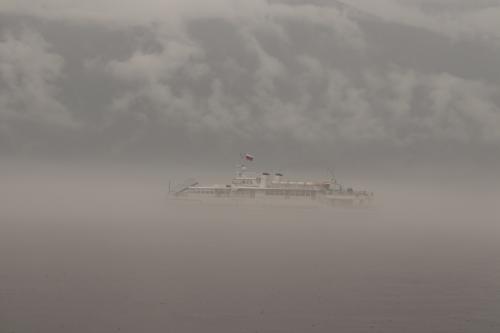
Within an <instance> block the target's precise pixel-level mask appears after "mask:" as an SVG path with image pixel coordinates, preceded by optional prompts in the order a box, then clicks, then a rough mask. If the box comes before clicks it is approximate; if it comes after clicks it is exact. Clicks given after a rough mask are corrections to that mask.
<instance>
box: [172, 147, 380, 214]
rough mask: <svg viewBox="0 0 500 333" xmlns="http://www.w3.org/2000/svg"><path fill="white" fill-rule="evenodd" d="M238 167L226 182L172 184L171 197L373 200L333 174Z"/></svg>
mask: <svg viewBox="0 0 500 333" xmlns="http://www.w3.org/2000/svg"><path fill="white" fill-rule="evenodd" d="M248 156H250V157H248ZM243 158H245V159H246V160H250V161H251V160H253V156H252V155H249V154H247V155H244V156H243ZM250 158H251V159H250ZM238 167H239V168H238V171H237V173H236V175H235V177H233V179H232V180H231V182H230V183H229V184H224V185H209V186H204V185H200V184H199V183H198V182H197V181H196V180H195V179H189V180H187V181H186V182H184V183H183V184H180V185H178V186H176V187H174V188H171V189H170V192H171V194H172V195H173V196H174V198H178V199H194V200H199V201H203V202H213V201H216V202H236V203H241V202H245V203H264V204H275V203H284V204H293V205H295V204H297V205H304V204H306V205H311V204H312V205H316V204H318V205H325V204H326V205H331V206H347V207H358V206H366V205H369V204H370V203H371V202H372V201H373V193H372V192H368V191H364V190H354V189H353V188H346V187H344V186H342V185H341V184H340V183H339V182H338V181H337V179H336V178H335V176H334V175H333V174H332V175H331V177H330V179H328V180H324V181H310V180H291V179H286V178H284V176H283V174H282V173H279V172H277V173H274V174H271V173H268V172H262V173H255V172H247V170H246V166H245V165H244V164H240V165H239V166H238Z"/></svg>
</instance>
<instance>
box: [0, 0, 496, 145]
mask: <svg viewBox="0 0 500 333" xmlns="http://www.w3.org/2000/svg"><path fill="white" fill-rule="evenodd" d="M320 2H321V1H315V2H314V3H304V2H301V1H272V2H268V1H263V0H262V1H260V0H259V1H255V2H253V1H252V2H248V1H238V0H234V1H230V0H219V1H215V2H210V4H208V3H207V2H200V1H194V0H193V1H167V2H164V1H153V0H147V2H146V3H142V4H140V5H139V2H136V1H132V0H125V1H123V2H120V4H119V5H118V4H117V3H115V2H113V1H111V0H106V1H89V2H86V3H84V4H82V3H77V2H71V1H69V0H68V1H55V0H45V1H44V2H43V3H42V5H40V6H38V5H37V6H35V7H33V8H31V9H29V8H28V7H29V6H28V2H19V3H18V5H16V6H14V2H12V3H10V2H5V3H4V4H3V5H0V11H3V13H4V15H14V14H13V13H16V14H15V15H21V14H22V15H33V16H35V17H43V18H44V21H43V22H44V24H40V23H37V20H38V19H33V18H32V19H31V20H25V22H28V23H27V25H28V26H29V27H30V29H32V30H35V29H37V27H38V28H39V29H40V32H39V33H36V34H34V33H29V32H25V33H22V34H14V35H13V34H6V35H5V37H4V38H3V40H2V44H1V47H0V50H2V51H0V52H1V53H0V57H1V58H0V59H1V63H2V66H3V67H2V68H10V70H3V72H2V75H3V76H4V77H5V78H4V79H3V80H4V81H5V82H8V83H5V85H6V87H7V89H3V90H2V93H0V98H1V99H0V101H2V102H1V103H2V104H1V105H2V106H3V108H2V115H1V117H3V118H2V119H3V121H2V129H1V130H0V131H1V133H3V134H2V135H3V136H5V137H6V136H9V137H10V138H11V142H13V140H14V141H21V142H23V143H25V144H28V143H29V142H33V143H34V144H37V143H38V142H44V140H40V138H49V137H51V135H52V134H50V133H54V132H57V131H67V132H71V133H66V134H65V136H62V137H65V138H68V137H69V138H73V139H72V140H75V141H76V143H75V142H73V143H71V142H72V141H71V140H69V141H68V142H69V143H68V147H73V146H72V145H74V146H80V145H88V146H89V147H88V149H90V150H92V149H97V148H95V147H97V146H99V147H104V148H103V149H104V150H107V149H108V150H111V151H114V152H117V153H119V152H126V151H127V150H133V149H139V150H147V149H149V148H151V147H158V146H160V147H179V150H186V151H189V150H190V149H196V147H200V146H203V145H209V144H211V143H212V144H216V143H217V142H227V145H240V146H241V145H245V146H249V145H256V144H257V143H259V144H264V145H269V146H272V145H274V144H275V143H276V142H285V143H286V144H284V146H286V145H295V146H299V145H300V146H304V147H327V148H328V147H344V148H345V149H347V150H350V151H353V152H355V151H357V150H358V148H359V147H366V146H370V147H373V146H376V147H378V148H379V149H378V150H376V149H375V150H373V151H384V150H390V149H400V148H402V149H406V148H412V147H425V146H436V147H438V146H439V145H441V144H443V145H446V144H450V143H451V144H455V145H478V146H481V147H483V146H487V145H491V144H498V143H500V136H499V134H498V133H500V131H499V129H500V88H499V85H500V81H498V80H496V79H495V78H494V77H495V75H494V73H495V72H494V69H490V67H491V68H494V67H495V66H494V65H495V64H497V65H498V64H499V63H498V59H500V58H498V57H497V55H498V51H497V50H496V49H495V48H494V47H490V45H487V44H485V43H482V42H481V43H479V44H478V43H474V44H473V45H472V44H471V45H472V47H473V49H472V50H473V52H469V51H470V50H471V49H470V47H471V46H470V45H469V44H470V43H469V42H467V41H474V42H476V41H477V40H479V39H478V37H477V36H495V35H494V34H495V33H496V32H495V28H494V27H495V24H496V23H493V21H494V20H493V18H494V17H495V15H496V14H494V11H493V12H492V13H493V14H488V12H486V11H485V7H480V6H479V7H470V6H469V7H467V8H465V9H460V10H453V11H452V10H449V9H446V8H448V7H449V6H451V4H450V5H448V4H445V3H443V4H442V5H441V7H439V10H438V11H436V12H432V11H429V7H428V6H429V5H428V4H426V3H425V1H420V2H409V1H402V0H383V1H382V0H381V1H380V2H377V5H376V6H375V5H374V4H372V3H371V2H368V1H362V0H352V1H346V2H347V3H349V4H354V5H355V6H356V8H359V10H354V9H352V7H350V6H349V5H345V6H341V5H338V4H337V3H335V4H332V2H324V3H320ZM9 3H10V7H9V5H8V4H9ZM6 4H7V5H6ZM5 13H8V14H5ZM370 14H371V15H370ZM474 15H477V16H478V17H474ZM486 16H487V17H486ZM16 17H17V16H16ZM45 19H49V20H45ZM457 20H458V21H457ZM461 20H463V22H465V21H467V22H469V23H468V24H465V25H463V26H462V25H461V23H460V22H462V21H461ZM367 22H368V23H367ZM373 22H376V24H372V23H373ZM488 22H489V23H488ZM459 23H460V24H459ZM47 27H48V28H47ZM68 27H70V28H68ZM89 27H92V29H89ZM408 27H409V28H408ZM66 28H68V29H66ZM44 29H45V30H44ZM370 29H373V31H371V30H370ZM376 29H379V30H376ZM55 31H58V33H55ZM61 31H62V32H61ZM109 31H113V33H109ZM388 31H390V32H391V34H390V35H389V34H388V33H387V32H388ZM104 32H106V33H104ZM97 35H98V36H97ZM42 36H43V38H42ZM436 36H437V37H436ZM442 36H446V37H442ZM75 38H76V39H77V40H79V41H81V43H71V42H70V41H74V40H75ZM481 38H483V37H481ZM492 38H493V37H492ZM448 39H449V40H453V41H454V42H450V43H446V41H447V40H448ZM402 40H403V41H408V40H410V41H413V42H415V41H417V40H418V41H419V42H422V43H421V44H418V43H415V44H416V45H417V46H415V48H419V46H418V45H424V46H425V45H438V46H439V47H440V48H439V49H434V48H432V47H430V48H428V49H426V50H418V49H412V45H411V44H412V43H411V42H410V43H408V42H406V43H401V41H402ZM443 40H444V41H445V42H443ZM428 41H430V43H428V44H427V42H428ZM481 41H483V40H482V39H481ZM123 44H126V47H123ZM68 45H69V46H68ZM103 45H106V48H105V49H106V50H108V51H106V52H104V51H103V50H104V48H103V47H102V46H103ZM402 45H404V47H403V46H402ZM402 48H405V49H402ZM476 48H477V49H476ZM109 50H112V51H109ZM115 50H123V51H122V52H117V51H115ZM463 50H466V51H467V52H469V53H467V52H461V51H463ZM484 50H487V51H488V52H490V53H489V54H491V55H492V56H491V57H490V58H487V57H485V58H481V57H479V58H477V57H478V56H477V55H478V54H486V53H485V52H482V51H484ZM56 51H57V52H56ZM104 53H106V54H105V55H104ZM463 54H470V55H471V59H466V61H467V62H464V59H465V58H464V57H465V56H463ZM438 58H439V59H440V61H438ZM401 59H402V60H401ZM475 59H479V60H481V61H476V60H475ZM482 59H486V60H487V61H482ZM488 59H490V60H488ZM443 60H444V61H443ZM443 64H444V65H443ZM448 64H451V65H450V66H447V65H448ZM464 66H466V70H462V69H463V68H464ZM484 68H486V71H487V72H488V73H492V74H491V77H489V76H488V77H486V76H485V75H484V73H485V69H484ZM9 71H14V72H18V73H22V75H21V76H25V77H27V78H28V79H27V80H24V81H21V83H19V84H17V83H15V82H17V81H16V79H14V78H13V77H14V76H15V75H14V76H13V75H10V74H9V73H10V72H9ZM62 81H63V82H64V84H63V83H62ZM96 87H98V88H96ZM97 90H99V91H97ZM23 91H24V93H21V92H23ZM89 91H90V93H88V94H87V92H89ZM84 94H86V95H84ZM82 95H84V96H85V98H83V97H81V96H82ZM75 110H77V111H75ZM88 114H92V116H87V115H88ZM21 115H23V117H24V118H23V117H21ZM16 117H17V118H16ZM13 119H15V120H13ZM19 119H23V120H22V121H21V120H19ZM28 119H29V121H28ZM20 123H22V124H27V123H29V124H30V125H29V127H30V129H29V130H25V131H18V130H17V129H18V128H20V127H19V126H20V125H19V124H20ZM16 126H17V127H16ZM23 126H25V125H23ZM76 128H77V129H78V131H75V129H76ZM14 129H15V130H14ZM54 129H56V130H55V131H54ZM74 132H78V133H79V134H78V136H77V138H75V137H74V134H72V133H74ZM7 133H8V134H7ZM33 133H37V134H36V135H35V134H33ZM45 141H46V142H51V143H53V142H54V140H52V139H51V140H45ZM11 146H12V147H17V143H13V144H12V145H11ZM193 147H195V148H193ZM13 149H17V148H13ZM99 149H100V148H99ZM151 149H153V148H151ZM76 150H77V149H76Z"/></svg>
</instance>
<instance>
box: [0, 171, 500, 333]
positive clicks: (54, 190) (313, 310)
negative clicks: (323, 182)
mask: <svg viewBox="0 0 500 333" xmlns="http://www.w3.org/2000/svg"><path fill="white" fill-rule="evenodd" d="M175 174H177V175H178V177H180V178H181V179H182V177H184V176H190V175H189V171H184V172H182V170H175V169H173V168H170V169H168V168H163V167H159V166H156V167H152V166H144V165H142V166H138V165H128V166H126V165H124V164H118V165H117V164H108V165H104V164H99V165H95V164H94V165H90V164H87V165H85V166H82V164H81V163H79V164H78V165H74V164H66V165H62V164H60V163H59V164H47V163H32V164H31V165H30V166H26V164H24V166H23V165H16V166H15V167H14V166H13V165H11V167H9V168H7V167H5V166H4V167H3V170H2V173H1V174H0V177H1V182H2V187H1V190H0V198H1V202H2V204H1V213H0V220H1V221H2V224H1V233H0V235H1V236H0V238H1V239H0V244H1V245H0V246H1V251H0V253H1V254H0V261H1V262H2V273H1V275H0V281H1V288H0V290H1V295H2V297H1V301H0V314H1V315H0V322H1V326H2V330H3V331H6V332H30V331H37V332H68V331H71V332H89V331H91V332H110V331H121V332H137V331H175V332H193V331H203V332H221V331H223V332H234V331H242V332H247V331H251V332H303V331H318V332H331V331H342V332H371V331H384V332H400V331H405V332H422V331H442V332H460V331H480V332H496V331H498V328H499V326H500V322H499V319H498V315H497V314H498V311H499V310H500V308H499V305H498V304H499V303H498V289H499V287H500V284H499V281H500V265H498V263H497V261H498V260H497V258H498V255H499V254H500V245H499V244H500V242H499V236H500V226H499V225H498V216H499V213H500V211H499V208H498V205H497V203H498V202H499V201H498V200H499V198H500V195H499V194H500V193H499V192H498V191H496V190H495V189H498V187H496V188H495V189H494V188H493V187H491V188H488V187H486V186H484V185H482V184H476V185H477V186H475V187H474V186H471V185H470V183H469V184H462V185H458V183H455V185H454V186H452V185H446V184H434V185H432V184H430V183H428V184H423V183H422V182H417V181H414V180H407V181H406V182H403V183H397V182H389V181H387V180H386V179H384V180H383V181H377V180H376V179H372V181H367V182H366V184H369V185H370V186H372V187H371V189H372V190H374V191H375V194H376V204H375V205H374V207H372V208H370V209H347V208H338V207H328V206H325V207H323V208H314V209H311V208H300V207H280V206H277V207H265V206H258V205H255V206H234V205H232V206H228V205H224V204H221V205H217V204H199V203H189V202H187V203H186V202H175V201H172V200H167V191H168V188H167V186H168V181H169V180H171V179H169V178H170V175H175ZM231 176H232V175H231V174H229V175H223V174H221V173H212V174H211V175H210V177H209V180H220V179H224V178H227V177H231ZM364 178H365V179H368V177H364ZM483 184H484V183H483Z"/></svg>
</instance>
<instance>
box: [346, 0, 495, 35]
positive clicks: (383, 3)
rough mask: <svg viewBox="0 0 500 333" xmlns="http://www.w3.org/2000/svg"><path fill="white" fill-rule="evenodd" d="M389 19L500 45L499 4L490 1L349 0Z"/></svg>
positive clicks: (373, 13)
mask: <svg viewBox="0 0 500 333" xmlns="http://www.w3.org/2000/svg"><path fill="white" fill-rule="evenodd" d="M347 2H348V3H349V4H351V5H353V6H355V7H356V8H359V9H361V10H363V11H365V12H366V13H369V14H371V15H374V16H376V17H377V18H382V19H384V20H386V21H389V22H395V23H398V24H402V25H407V26H413V27H416V28H420V29H426V30H430V31H432V32H435V33H439V34H442V35H445V36H447V37H450V38H453V39H467V40H474V39H480V40H484V41H486V42H494V43H495V44H496V45H500V5H499V4H498V3H493V2H491V1H482V2H481V1H478V2H476V1H474V2H471V1H467V2H465V1H447V0H441V1H427V0H379V1H369V0H349V1H347Z"/></svg>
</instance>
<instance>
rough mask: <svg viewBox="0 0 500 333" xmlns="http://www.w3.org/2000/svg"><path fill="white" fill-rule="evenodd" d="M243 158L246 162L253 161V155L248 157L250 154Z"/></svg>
mask: <svg viewBox="0 0 500 333" xmlns="http://www.w3.org/2000/svg"><path fill="white" fill-rule="evenodd" d="M244 157H245V160H247V161H253V159H254V157H253V155H250V154H245V156H244Z"/></svg>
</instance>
